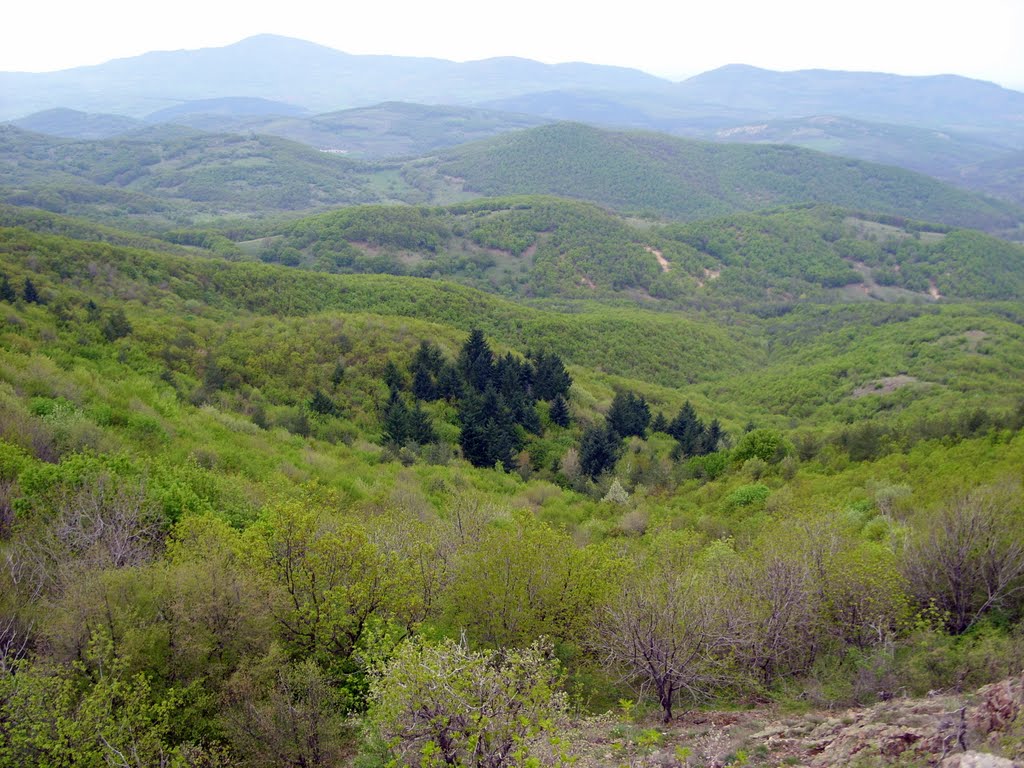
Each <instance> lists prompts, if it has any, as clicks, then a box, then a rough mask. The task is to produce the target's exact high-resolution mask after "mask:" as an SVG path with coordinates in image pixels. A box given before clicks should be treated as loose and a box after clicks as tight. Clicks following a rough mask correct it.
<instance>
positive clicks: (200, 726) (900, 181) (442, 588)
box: [0, 75, 1024, 768]
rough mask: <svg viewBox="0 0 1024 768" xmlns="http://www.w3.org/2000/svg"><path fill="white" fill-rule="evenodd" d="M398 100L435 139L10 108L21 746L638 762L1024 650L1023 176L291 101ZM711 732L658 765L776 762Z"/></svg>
mask: <svg viewBox="0 0 1024 768" xmlns="http://www.w3.org/2000/svg"><path fill="white" fill-rule="evenodd" d="M623 77H625V75H623ZM183 108H184V107H183ZM435 113H436V114H435ZM106 117H107V118H110V117H112V116H106ZM499 117H500V119H499ZM58 118H59V120H62V121H67V120H69V119H72V118H74V119H76V120H78V119H84V118H81V117H80V116H79V117H75V116H73V115H72V116H70V117H69V116H68V115H50V116H49V118H48V119H50V120H57V119H58ZM190 119H192V120H194V121H196V120H199V118H198V117H196V116H192V117H191V118H190ZM210 119H212V118H210V116H209V115H207V116H206V117H205V118H203V120H206V121H209V120H210ZM261 120H262V118H261ZM317 120H319V122H317ZM381 121H384V122H386V123H388V124H389V125H390V124H391V122H392V121H395V122H397V123H398V125H399V127H400V129H401V131H407V132H408V135H406V134H402V136H401V137H397V138H396V136H397V134H396V135H392V134H388V137H387V138H386V141H388V142H390V143H391V144H389V146H392V145H393V146H400V147H418V148H422V147H426V148H428V149H430V150H431V151H432V154H430V155H427V156H422V157H419V158H414V159H410V158H408V157H406V158H404V159H401V160H397V159H394V158H392V159H390V160H387V161H381V162H367V161H365V160H355V159H350V158H346V157H341V156H339V155H338V154H337V153H329V152H318V151H316V150H314V149H311V148H310V147H307V146H301V145H299V144H295V143H292V142H291V141H289V140H287V139H285V138H279V137H275V136H265V135H260V134H256V133H251V132H248V131H246V132H245V133H244V135H243V134H241V133H239V134H227V133H207V132H203V131H201V130H198V129H197V128H192V127H190V128H186V127H182V126H177V127H174V126H169V125H162V126H149V127H141V128H140V127H139V126H134V127H133V128H132V132H130V133H127V134H124V135H118V136H116V137H113V138H106V139H104V140H102V141H93V140H85V139H70V138H64V139H62V138H54V137H52V136H49V137H44V136H42V135H40V134H35V133H31V132H30V131H27V130H23V129H22V128H17V127H14V126H12V125H6V126H0V199H2V200H3V201H4V202H5V204H4V205H0V768H6V767H7V766H12V767H13V766H29V765H39V766H54V767H56V766H61V767H62V768H64V767H67V768H71V767H74V768H77V767H78V766H84V767H86V768H94V767H95V768H100V767H101V766H119V767H122V768H124V767H129V766H131V767H142V766H146V767H147V768H148V767H149V766H160V767H161V768H162V767H163V766H174V767H175V768H186V767H188V768H227V767H228V766H232V767H234V766H238V767H239V768H260V767H263V766H265V767H266V768H271V766H274V767H277V766H291V767H293V768H313V767H314V766H319V767H323V768H327V767H328V766H340V765H353V766H358V767H359V768H383V767H384V766H389V767H393V768H400V767H403V766H407V767H408V768H413V767H416V768H439V767H440V766H464V767H465V768H469V767H470V766H472V767H473V768H485V767H486V768H503V767H504V766H510V767H511V766H518V767H519V768H541V766H569V765H581V766H590V765H629V766H631V767H633V766H636V768H640V766H645V765H651V764H652V762H650V761H653V760H654V759H655V758H654V754H655V749H656V748H658V747H659V746H664V742H665V734H666V731H665V730H664V729H667V728H669V727H670V726H671V725H672V724H673V723H678V722H680V721H684V720H689V721H691V722H703V721H700V720H699V718H700V717H702V715H701V713H702V712H703V711H705V710H715V711H718V712H722V711H732V712H739V711H746V710H750V709H752V708H762V709H766V710H770V711H772V712H775V713H781V715H780V716H788V715H800V714H804V713H808V712H818V711H824V710H841V709H843V708H847V707H860V706H868V705H871V704H875V703H877V702H887V701H892V700H895V699H902V698H905V697H910V696H925V695H929V693H932V694H935V693H936V692H940V693H942V694H943V695H946V694H949V695H954V694H955V695H960V694H961V693H963V692H965V691H968V690H971V689H973V688H976V687H978V686H980V685H983V684H986V683H989V682H992V681H995V680H999V679H1002V678H1005V677H1008V676H1010V675H1018V674H1019V673H1020V672H1021V671H1022V669H1024V543H1022V540H1021V535H1020V532H1021V531H1022V530H1024V494H1022V489H1021V481H1022V476H1021V467H1024V377H1022V375H1021V372H1022V371H1024V310H1022V306H1024V305H1022V300H1024V247H1022V246H1021V245H1019V244H1016V243H1014V242H1012V240H1013V239H1014V238H1019V236H1020V231H1021V230H1020V226H1021V221H1024V217H1022V216H1021V212H1020V210H1019V209H1018V208H1016V207H1014V204H1013V203H1011V202H1007V201H1005V200H1002V201H1000V200H995V199H991V198H982V197H979V196H976V195H972V194H969V193H966V192H963V191H960V190H956V189H953V188H951V187H947V186H945V185H943V184H941V183H939V182H938V181H935V180H932V179H927V178H925V177H922V176H918V175H916V174H913V173H910V172H908V171H903V170H897V169H894V168H887V167H883V166H875V165H871V164H869V163H864V162H860V161H855V160H849V159H841V158H836V157H827V156H824V155H819V154H818V153H815V152H810V151H806V150H802V149H796V148H794V147H784V146H774V145H773V146H763V147H750V146H745V147H739V146H727V145H715V144H708V143H701V142H691V141H684V140H681V139H676V138H670V137H667V136H660V135H655V134H646V133H614V132H610V131H602V130H599V129H596V128H591V127H588V126H583V125H579V124H566V123H562V124H553V125H542V126H541V127H532V126H536V125H537V124H538V123H541V122H545V121H544V120H540V119H539V118H529V119H527V118H525V117H523V116H514V115H508V114H500V113H491V112H487V111H483V110H470V109H462V108H458V109H455V108H440V107H439V108H436V109H433V111H431V108H425V107H422V108H410V107H409V106H408V105H404V106H403V105H394V104H392V105H383V106H381V107H377V108H374V109H372V110H365V111H363V112H360V113H358V114H356V113H355V112H354V111H353V112H352V113H336V114H335V115H333V116H320V118H308V117H299V116H291V117H289V118H288V119H287V120H286V119H285V118H283V117H280V116H279V119H278V118H275V120H274V121H273V122H274V123H275V124H276V125H277V129H278V131H279V132H280V133H282V134H284V135H290V136H292V137H305V138H304V140H306V141H308V142H312V141H313V139H312V138H310V137H312V136H314V135H315V136H317V137H319V138H320V139H322V140H327V139H330V137H333V136H337V135H343V129H344V130H349V129H351V127H352V126H353V125H355V126H357V127H358V130H359V131H361V133H360V134H359V135H360V136H362V137H363V140H364V141H365V142H366V146H367V147H371V146H373V141H372V140H371V139H372V136H371V134H374V133H375V132H381V133H387V131H383V129H381V128H380V123H381ZM432 121H433V122H432ZM438 121H440V122H438ZM87 122H89V123H90V124H91V125H92V128H93V129H96V130H100V129H101V128H103V126H105V125H108V124H111V121H110V120H103V121H98V120H97V119H92V120H88V121H87ZM199 122H202V120H199ZM265 122H267V121H266V120H263V121H262V122H261V121H259V120H255V118H254V119H253V121H252V122H250V123H246V124H247V125H257V124H259V125H263V124H264V123H265ZM421 123H422V124H423V125H424V126H426V127H422V126H421V128H420V129H418V130H417V129H415V126H417V125H419V124H421ZM203 124H204V125H207V126H208V127H209V126H211V125H212V124H211V123H209V122H204V123H203ZM507 124H511V127H512V128H517V129H522V130H516V132H514V133H507V134H503V135H501V136H497V137H494V138H490V139H486V140H484V141H479V142H474V143H469V144H463V145H460V146H455V147H453V148H447V149H446V148H444V147H446V146H450V144H453V143H454V142H450V141H448V139H447V138H446V137H448V138H450V137H449V133H450V131H452V130H455V128H453V127H452V126H458V125H461V126H462V128H461V130H463V131H465V132H466V133H467V135H466V137H465V138H466V139H469V138H477V135H478V134H479V135H480V136H489V135H492V134H494V133H498V132H499V130H498V126H503V125H507ZM218 125H222V124H221V123H218ZM439 125H440V126H442V127H440V128H439V127H438V126H439ZM346 126H347V127H346ZM444 126H447V127H444ZM238 130H241V129H238ZM389 130H390V129H389ZM837 130H838V129H837ZM922 130H923V129H922ZM325 137H326V138H325ZM331 140H333V139H331ZM382 140H383V139H382ZM984 140H985V141H988V139H984ZM993 140H994V139H993ZM958 141H960V139H958ZM964 141H966V140H964ZM972 141H975V142H983V139H982V138H976V139H972ZM957 146H961V145H960V144H958V145H957ZM963 146H965V147H966V146H967V145H966V144H963ZM396 151H397V150H396ZM964 151H966V150H964ZM986 151H988V150H986ZM367 153H368V154H372V153H371V152H370V151H369V150H367ZM1011 171H1012V169H1010V170H1007V166H1005V165H998V166H997V167H996V166H993V167H991V168H987V167H985V166H983V165H978V166H977V167H976V169H975V172H976V173H978V174H987V173H990V174H993V175H996V176H998V177H999V179H1001V181H1000V182H999V183H1002V184H1006V185H1009V186H1012V178H1010V175H1012V174H1011ZM1008 174H1010V175H1008ZM480 194H486V195H492V197H482V198H480V197H477V195H480ZM341 206H347V207H341ZM1000 236H1002V239H1001V238H1000ZM587 728H590V729H591V732H594V731H598V732H600V736H599V740H598V743H599V744H600V749H601V751H602V757H601V758H600V759H598V760H597V761H596V762H595V761H589V762H588V759H587V758H586V757H585V755H584V750H583V747H584V742H585V741H586V739H584V738H582V737H580V735H579V734H580V733H581V732H583V731H584V730H586V729H587ZM1013 728H1015V729H1016V730H1012V729H1011V731H1010V732H1009V735H1008V736H1007V737H1006V738H1005V739H1004V741H1002V742H1000V743H998V744H996V743H995V742H992V743H991V744H989V745H988V746H989V747H990V748H991V749H993V750H1001V751H1002V752H1003V753H1004V754H1006V755H1007V756H1010V757H1017V758H1019V757H1024V751H1022V748H1021V743H1022V740H1021V738H1020V733H1021V731H1020V725H1019V723H1018V724H1017V725H1015V726H1013ZM701 749H703V748H702V747H701V746H700V745H699V744H696V743H695V744H692V745H688V744H687V745H683V744H680V745H678V746H677V747H676V749H675V752H674V754H673V755H672V756H669V757H665V756H664V755H667V754H668V753H667V752H666V753H663V754H662V753H659V754H662V757H659V758H658V760H660V762H659V763H658V764H659V765H672V766H679V767H680V768H689V766H696V765H709V766H710V765H715V766H719V767H721V766H725V765H731V766H741V765H759V766H775V765H778V764H780V763H785V760H782V759H780V758H777V757H776V756H773V754H772V753H771V751H770V750H769V749H768V748H767V747H765V746H764V745H763V744H758V743H757V742H756V740H754V739H753V737H751V739H750V741H749V743H748V742H743V743H737V744H736V745H735V749H734V750H733V751H732V752H731V753H730V754H729V755H725V753H724V752H723V753H722V754H721V755H718V756H717V757H714V758H712V757H710V754H711V753H710V752H708V751H707V750H704V751H701ZM883 757H885V759H883ZM889 757H891V756H889ZM910 757H911V754H910V753H909V752H908V753H907V755H906V756H905V757H902V758H899V759H900V760H902V762H901V763H900V764H902V765H913V764H915V763H913V762H912V761H911V760H909V758H910ZM787 759H788V758H787ZM645 761H647V762H645ZM890 764H892V760H889V759H888V757H886V756H879V757H878V759H877V760H876V759H875V757H874V756H873V755H866V756H865V757H864V760H863V761H862V762H861V763H860V765H863V766H864V768H870V767H871V766H876V765H877V766H881V765H890ZM921 764H922V765H923V764H925V763H921Z"/></svg>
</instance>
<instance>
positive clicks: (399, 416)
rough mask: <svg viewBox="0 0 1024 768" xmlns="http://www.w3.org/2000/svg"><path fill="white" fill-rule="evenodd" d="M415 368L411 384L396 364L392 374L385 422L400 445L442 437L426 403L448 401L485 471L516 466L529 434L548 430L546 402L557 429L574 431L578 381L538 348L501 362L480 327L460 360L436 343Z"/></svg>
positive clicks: (469, 454)
mask: <svg viewBox="0 0 1024 768" xmlns="http://www.w3.org/2000/svg"><path fill="white" fill-rule="evenodd" d="M408 369H409V378H410V379H411V382H410V381H409V380H407V379H406V377H405V376H403V375H402V373H401V371H399V370H398V368H397V367H396V366H395V365H394V364H393V363H389V366H388V367H387V368H386V369H385V374H384V376H385V383H386V384H387V385H388V389H389V392H390V394H389V397H388V401H387V404H386V405H385V406H384V408H383V411H382V417H381V421H382V431H383V434H384V439H385V440H386V441H387V442H388V443H390V444H392V445H395V446H401V445H402V444H404V443H405V442H408V441H412V442H414V443H418V444H421V445H422V444H425V443H429V442H433V441H434V440H436V439H437V437H436V433H434V432H433V430H432V429H431V428H430V427H429V420H428V418H427V417H426V415H425V414H424V412H423V411H422V409H421V408H420V401H421V400H422V401H424V402H433V401H435V400H444V401H446V402H448V403H449V404H451V405H453V406H454V407H455V409H456V411H457V414H458V422H459V427H460V431H459V445H460V447H461V449H462V455H463V456H464V457H465V458H466V459H467V460H468V461H469V462H470V463H471V464H473V466H477V467H494V466H495V465H498V464H500V465H501V466H502V467H504V468H505V470H512V469H513V468H514V467H515V465H516V459H515V457H516V454H517V453H518V451H519V450H520V449H521V448H522V447H523V443H524V436H525V434H526V433H530V434H534V435H539V434H541V433H542V431H543V425H542V422H541V417H540V414H539V413H538V410H537V403H538V401H542V400H543V401H547V402H548V405H549V408H548V421H549V423H551V424H555V425H557V426H559V427H568V426H569V406H568V403H567V402H566V398H567V397H568V395H569V388H570V386H572V378H571V377H570V376H569V374H568V372H567V371H566V370H565V366H564V365H563V363H562V360H561V358H560V357H559V356H558V355H557V354H555V353H549V352H545V351H543V350H538V351H536V352H530V353H528V354H527V358H526V359H525V360H523V359H519V358H517V357H516V356H514V355H513V354H512V353H508V354H506V355H504V356H503V357H497V356H496V355H495V354H494V352H493V351H492V349H491V347H490V345H489V344H488V343H487V340H486V338H485V337H484V334H483V332H482V331H481V330H479V329H473V330H472V331H471V332H470V334H469V338H467V339H466V341H465V343H464V344H463V346H462V348H461V350H460V351H459V356H458V359H457V360H455V361H453V362H449V361H446V360H445V359H444V356H443V353H442V352H441V350H440V348H438V346H437V345H436V344H433V343H432V342H430V341H426V340H424V341H422V342H421V343H420V345H419V347H418V348H417V350H416V353H415V355H414V356H413V358H412V360H411V361H410V363H409V365H408ZM405 389H408V390H409V392H410V393H411V395H412V396H413V398H414V400H415V404H414V405H413V407H412V409H410V408H409V407H408V405H407V404H406V402H405V398H404V397H403V396H402V394H401V392H402V390H405Z"/></svg>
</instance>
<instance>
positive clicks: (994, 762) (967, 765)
mask: <svg viewBox="0 0 1024 768" xmlns="http://www.w3.org/2000/svg"><path fill="white" fill-rule="evenodd" d="M941 768H1022V764H1021V763H1018V762H1015V761H1013V760H1007V759H1006V758H1005V757H997V756H996V755H990V754H988V753H987V752H961V753H959V754H956V755H950V756H949V757H947V758H946V759H945V760H943V761H942V763H941Z"/></svg>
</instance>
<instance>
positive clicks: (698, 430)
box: [668, 400, 704, 456]
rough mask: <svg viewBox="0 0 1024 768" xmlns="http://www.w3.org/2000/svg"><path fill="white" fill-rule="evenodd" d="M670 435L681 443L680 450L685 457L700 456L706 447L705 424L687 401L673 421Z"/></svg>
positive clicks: (670, 425)
mask: <svg viewBox="0 0 1024 768" xmlns="http://www.w3.org/2000/svg"><path fill="white" fill-rule="evenodd" d="M668 433H669V434H670V435H672V437H674V438H675V439H676V441H677V442H678V443H679V450H680V451H681V452H682V454H683V455H684V456H697V455H700V454H701V452H702V449H703V447H704V443H703V439H704V423H703V422H702V421H701V420H700V419H699V418H697V412H696V411H694V409H693V405H691V404H690V401H689V400H687V401H686V402H685V403H684V404H683V407H682V408H680V409H679V414H678V415H677V416H676V417H675V418H674V419H672V423H671V424H669V426H668Z"/></svg>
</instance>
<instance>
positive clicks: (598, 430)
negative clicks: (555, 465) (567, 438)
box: [579, 425, 622, 480]
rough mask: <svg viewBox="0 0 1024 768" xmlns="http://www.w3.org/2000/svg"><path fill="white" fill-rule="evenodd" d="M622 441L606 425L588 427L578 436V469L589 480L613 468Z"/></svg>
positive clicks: (617, 458)
mask: <svg viewBox="0 0 1024 768" xmlns="http://www.w3.org/2000/svg"><path fill="white" fill-rule="evenodd" d="M621 443H622V439H621V438H620V437H619V436H618V435H617V434H616V433H615V432H614V431H613V430H612V429H611V428H609V427H608V426H607V425H606V426H601V427H588V428H587V429H586V430H585V431H584V432H583V434H582V435H581V436H580V451H579V453H580V469H582V470H583V472H584V473H586V474H587V475H588V476H589V477H590V479H591V480H596V479H597V478H598V476H599V475H600V474H601V473H603V472H606V471H607V470H609V469H611V468H612V467H614V466H615V462H616V461H618V460H619V451H620V450H621Z"/></svg>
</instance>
